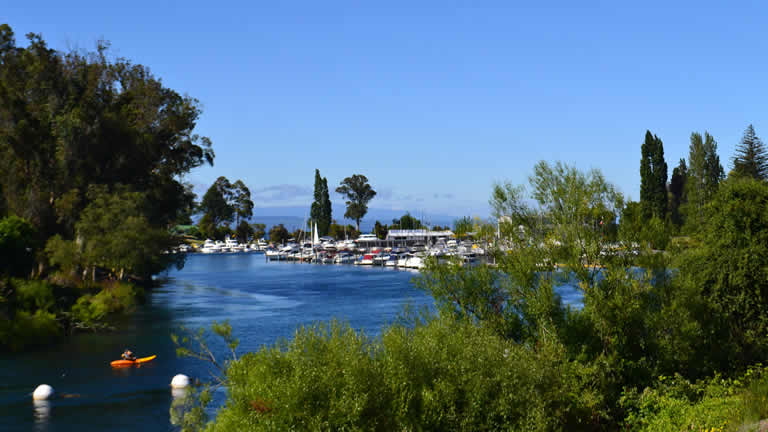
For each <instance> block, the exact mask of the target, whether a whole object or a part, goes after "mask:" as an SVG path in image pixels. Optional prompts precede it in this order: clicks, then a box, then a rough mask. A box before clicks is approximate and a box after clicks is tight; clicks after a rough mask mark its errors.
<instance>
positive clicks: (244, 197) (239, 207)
mask: <svg viewBox="0 0 768 432" xmlns="http://www.w3.org/2000/svg"><path fill="white" fill-rule="evenodd" d="M231 190H232V191H231V196H232V206H233V207H234V209H235V226H237V227H239V226H240V225H241V221H242V222H246V221H247V220H248V218H250V217H251V216H253V201H251V191H250V190H249V189H248V187H247V186H246V185H245V183H243V181H242V180H238V181H236V182H235V183H233V184H232V187H231ZM246 224H247V222H246Z"/></svg>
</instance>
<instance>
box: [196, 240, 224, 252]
mask: <svg viewBox="0 0 768 432" xmlns="http://www.w3.org/2000/svg"><path fill="white" fill-rule="evenodd" d="M200 252H202V253H219V252H221V245H219V244H218V243H216V242H214V241H213V240H211V239H205V243H203V247H202V248H201V249H200Z"/></svg>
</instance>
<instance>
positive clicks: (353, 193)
mask: <svg viewBox="0 0 768 432" xmlns="http://www.w3.org/2000/svg"><path fill="white" fill-rule="evenodd" d="M336 193H339V194H341V195H343V196H344V197H345V198H346V199H347V201H346V203H347V211H346V212H345V213H344V217H345V218H349V219H352V220H354V221H355V226H356V229H357V231H360V219H362V218H363V217H365V214H366V213H368V203H369V202H370V201H371V200H372V199H373V197H375V196H376V191H374V190H373V188H371V185H369V184H368V178H367V177H366V176H364V175H362V174H354V175H353V176H352V177H347V178H345V179H344V180H342V181H341V185H340V186H339V187H337V188H336Z"/></svg>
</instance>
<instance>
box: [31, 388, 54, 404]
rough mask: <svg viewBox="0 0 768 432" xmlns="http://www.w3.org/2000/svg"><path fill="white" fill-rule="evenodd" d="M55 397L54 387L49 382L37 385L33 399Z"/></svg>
mask: <svg viewBox="0 0 768 432" xmlns="http://www.w3.org/2000/svg"><path fill="white" fill-rule="evenodd" d="M51 397H53V387H51V386H49V385H48V384H41V385H39V386H37V388H36V389H35V392H34V393H32V399H34V400H46V399H50V398H51Z"/></svg>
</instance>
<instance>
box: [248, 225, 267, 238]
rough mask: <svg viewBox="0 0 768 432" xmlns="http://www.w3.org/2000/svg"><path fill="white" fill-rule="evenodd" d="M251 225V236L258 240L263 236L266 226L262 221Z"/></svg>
mask: <svg viewBox="0 0 768 432" xmlns="http://www.w3.org/2000/svg"><path fill="white" fill-rule="evenodd" d="M251 226H252V227H253V238H254V239H256V240H258V239H261V238H264V236H265V235H266V229H267V226H266V225H265V224H263V223H255V224H253V225H251Z"/></svg>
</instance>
